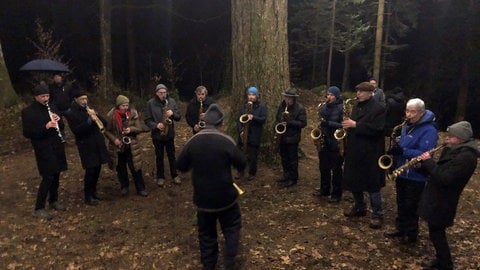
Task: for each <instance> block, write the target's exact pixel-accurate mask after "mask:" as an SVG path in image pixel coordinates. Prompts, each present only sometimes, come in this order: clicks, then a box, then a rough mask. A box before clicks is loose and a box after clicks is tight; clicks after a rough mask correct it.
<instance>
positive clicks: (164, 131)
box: [160, 99, 172, 136]
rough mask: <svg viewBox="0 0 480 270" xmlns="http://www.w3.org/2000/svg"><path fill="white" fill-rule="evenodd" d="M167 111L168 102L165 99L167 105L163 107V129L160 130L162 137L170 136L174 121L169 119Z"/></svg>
mask: <svg viewBox="0 0 480 270" xmlns="http://www.w3.org/2000/svg"><path fill="white" fill-rule="evenodd" d="M167 111H168V100H167V99H165V105H164V106H163V113H162V117H163V119H162V123H163V129H162V130H160V136H166V135H167V134H168V129H169V128H170V126H171V125H172V119H170V118H169V117H168V115H167Z"/></svg>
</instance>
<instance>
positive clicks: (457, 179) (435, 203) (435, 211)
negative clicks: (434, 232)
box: [419, 139, 480, 227]
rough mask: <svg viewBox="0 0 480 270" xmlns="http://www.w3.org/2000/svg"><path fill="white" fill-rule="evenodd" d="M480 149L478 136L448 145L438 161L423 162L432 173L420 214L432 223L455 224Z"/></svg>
mask: <svg viewBox="0 0 480 270" xmlns="http://www.w3.org/2000/svg"><path fill="white" fill-rule="evenodd" d="M479 156H480V152H479V149H478V146H477V143H476V142H475V140H473V139H472V140H470V141H468V142H466V143H463V144H461V145H459V146H456V147H453V148H445V149H444V150H443V152H442V154H441V155H440V158H439V160H438V162H437V163H435V161H434V160H433V159H428V160H426V161H424V162H422V167H423V168H425V169H426V170H427V171H428V172H429V173H430V179H429V180H428V181H427V184H426V186H425V190H424V191H423V196H422V200H421V202H420V207H419V214H420V216H421V217H422V218H423V219H425V221H427V222H428V223H429V224H432V225H436V226H445V227H448V226H452V225H453V221H454V219H455V215H456V212H457V205H458V200H459V198H460V195H461V194H462V191H463V189H464V187H465V185H466V184H467V183H468V181H469V180H470V177H471V176H472V174H473V173H474V171H475V168H476V167H477V158H478V157H479Z"/></svg>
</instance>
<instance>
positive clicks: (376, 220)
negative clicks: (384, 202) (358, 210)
mask: <svg viewBox="0 0 480 270" xmlns="http://www.w3.org/2000/svg"><path fill="white" fill-rule="evenodd" d="M382 225H383V217H381V216H373V217H372V218H371V219H370V224H369V225H368V226H369V227H370V228H371V229H380V228H382Z"/></svg>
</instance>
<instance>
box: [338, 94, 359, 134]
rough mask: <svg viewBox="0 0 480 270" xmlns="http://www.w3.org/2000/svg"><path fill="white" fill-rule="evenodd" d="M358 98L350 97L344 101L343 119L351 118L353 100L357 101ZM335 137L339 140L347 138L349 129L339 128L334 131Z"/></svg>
mask: <svg viewBox="0 0 480 270" xmlns="http://www.w3.org/2000/svg"><path fill="white" fill-rule="evenodd" d="M356 100H357V98H356V97H355V98H349V99H347V100H346V101H344V103H343V120H346V119H349V118H350V115H351V114H352V110H353V102H354V101H356ZM333 137H335V139H336V140H337V141H340V140H343V139H345V137H347V130H346V129H345V128H337V129H336V130H335V133H333Z"/></svg>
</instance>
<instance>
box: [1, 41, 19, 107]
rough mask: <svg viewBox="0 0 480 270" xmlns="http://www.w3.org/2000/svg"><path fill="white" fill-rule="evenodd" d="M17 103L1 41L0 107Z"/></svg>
mask: <svg viewBox="0 0 480 270" xmlns="http://www.w3.org/2000/svg"><path fill="white" fill-rule="evenodd" d="M17 103H18V96H17V93H15V90H14V89H13V86H12V82H11V81H10V75H9V74H8V69H7V65H6V64H5V59H4V58H3V50H2V43H0V108H8V107H10V106H12V105H15V104H17Z"/></svg>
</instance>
